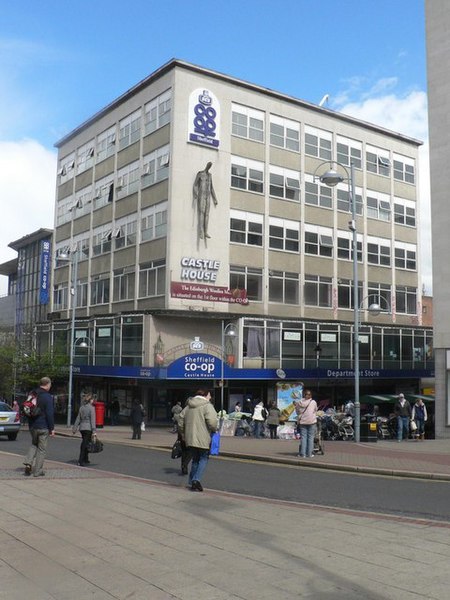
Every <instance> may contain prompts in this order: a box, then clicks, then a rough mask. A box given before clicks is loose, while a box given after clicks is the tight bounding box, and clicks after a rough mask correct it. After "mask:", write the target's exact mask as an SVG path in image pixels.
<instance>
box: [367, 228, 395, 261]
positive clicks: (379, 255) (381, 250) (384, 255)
mask: <svg viewBox="0 0 450 600" xmlns="http://www.w3.org/2000/svg"><path fill="white" fill-rule="evenodd" d="M369 244H370V245H372V246H376V249H377V251H376V252H375V249H374V250H371V251H370V253H369ZM366 258H367V264H368V265H372V266H376V267H390V266H391V264H392V247H391V240H388V239H387V238H380V237H375V236H370V235H369V236H367V246H366Z"/></svg>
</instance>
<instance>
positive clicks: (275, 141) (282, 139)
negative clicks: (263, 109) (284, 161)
mask: <svg viewBox="0 0 450 600" xmlns="http://www.w3.org/2000/svg"><path fill="white" fill-rule="evenodd" d="M269 120H270V145H271V146H274V147H275V148H284V149H285V150H290V151H291V152H300V123H298V122H297V121H290V120H289V119H283V118H282V117H278V116H276V115H270V116H269ZM272 125H273V126H274V127H277V128H281V130H282V131H273V129H274V127H272Z"/></svg>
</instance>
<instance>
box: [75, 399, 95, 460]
mask: <svg viewBox="0 0 450 600" xmlns="http://www.w3.org/2000/svg"><path fill="white" fill-rule="evenodd" d="M93 402H94V396H93V395H92V394H85V396H84V397H83V399H82V405H81V406H80V410H79V411H78V415H77V418H76V419H75V423H74V424H73V427H72V434H73V435H75V434H76V432H77V431H79V432H80V433H81V445H80V455H79V458H78V466H79V467H84V466H86V465H88V464H89V462H90V461H89V444H90V443H91V441H92V436H93V435H95V409H94V406H93Z"/></svg>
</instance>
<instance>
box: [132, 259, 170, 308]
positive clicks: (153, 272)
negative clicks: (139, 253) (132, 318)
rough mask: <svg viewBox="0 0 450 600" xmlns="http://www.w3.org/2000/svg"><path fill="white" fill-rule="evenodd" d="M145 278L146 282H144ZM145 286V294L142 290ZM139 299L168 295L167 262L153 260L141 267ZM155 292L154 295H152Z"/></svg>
mask: <svg viewBox="0 0 450 600" xmlns="http://www.w3.org/2000/svg"><path fill="white" fill-rule="evenodd" d="M144 278H145V281H144ZM144 286H145V293H144V294H142V293H141V292H142V288H143V287H144ZM138 289H139V291H138V297H139V298H155V297H157V296H164V295H165V293H166V260H165V259H164V258H162V259H159V260H152V261H149V262H146V263H142V264H141V265H139V288H138ZM151 292H153V293H151Z"/></svg>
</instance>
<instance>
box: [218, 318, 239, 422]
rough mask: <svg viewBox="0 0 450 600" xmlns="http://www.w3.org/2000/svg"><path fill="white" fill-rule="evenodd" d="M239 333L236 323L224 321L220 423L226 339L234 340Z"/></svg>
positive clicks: (221, 403)
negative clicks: (226, 323)
mask: <svg viewBox="0 0 450 600" xmlns="http://www.w3.org/2000/svg"><path fill="white" fill-rule="evenodd" d="M236 335H237V329H236V325H234V323H228V325H225V321H222V341H221V352H222V360H221V369H220V423H222V421H223V404H224V389H223V388H224V363H225V360H226V353H225V340H226V339H228V340H233V339H234V338H235V337H236Z"/></svg>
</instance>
